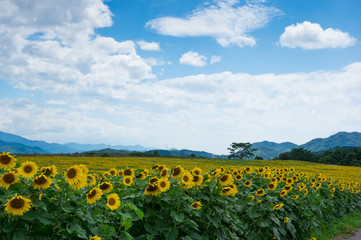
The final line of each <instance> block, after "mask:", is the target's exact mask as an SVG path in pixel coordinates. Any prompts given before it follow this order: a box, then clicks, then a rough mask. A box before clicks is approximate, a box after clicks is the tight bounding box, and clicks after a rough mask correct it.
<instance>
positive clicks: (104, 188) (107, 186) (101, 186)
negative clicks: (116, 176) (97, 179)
mask: <svg viewBox="0 0 361 240" xmlns="http://www.w3.org/2000/svg"><path fill="white" fill-rule="evenodd" d="M99 189H100V190H102V192H103V193H108V192H110V191H111V190H112V189H113V184H111V183H110V182H108V181H106V182H102V183H101V184H99Z"/></svg>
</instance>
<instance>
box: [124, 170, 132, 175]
mask: <svg viewBox="0 0 361 240" xmlns="http://www.w3.org/2000/svg"><path fill="white" fill-rule="evenodd" d="M124 175H125V176H130V175H132V170H130V169H125V170H124Z"/></svg>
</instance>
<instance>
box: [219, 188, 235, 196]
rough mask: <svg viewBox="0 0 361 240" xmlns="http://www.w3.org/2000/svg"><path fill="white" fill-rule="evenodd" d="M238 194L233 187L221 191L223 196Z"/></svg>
mask: <svg viewBox="0 0 361 240" xmlns="http://www.w3.org/2000/svg"><path fill="white" fill-rule="evenodd" d="M235 194H236V193H235V191H234V189H233V188H231V187H223V188H222V191H221V196H234V195H235Z"/></svg>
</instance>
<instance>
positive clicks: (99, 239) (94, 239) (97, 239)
mask: <svg viewBox="0 0 361 240" xmlns="http://www.w3.org/2000/svg"><path fill="white" fill-rule="evenodd" d="M89 240H102V238H101V237H98V235H96V236H93V237H91V238H89Z"/></svg>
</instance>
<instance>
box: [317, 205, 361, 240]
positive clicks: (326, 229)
mask: <svg viewBox="0 0 361 240" xmlns="http://www.w3.org/2000/svg"><path fill="white" fill-rule="evenodd" d="M360 228H361V211H360V212H357V213H350V214H348V215H347V216H345V217H342V218H340V219H338V220H337V221H334V222H332V223H330V224H329V225H327V226H322V231H321V233H320V234H315V235H314V236H317V240H330V239H332V240H343V239H347V238H348V237H351V236H353V235H354V234H355V232H356V231H357V229H360Z"/></svg>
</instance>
